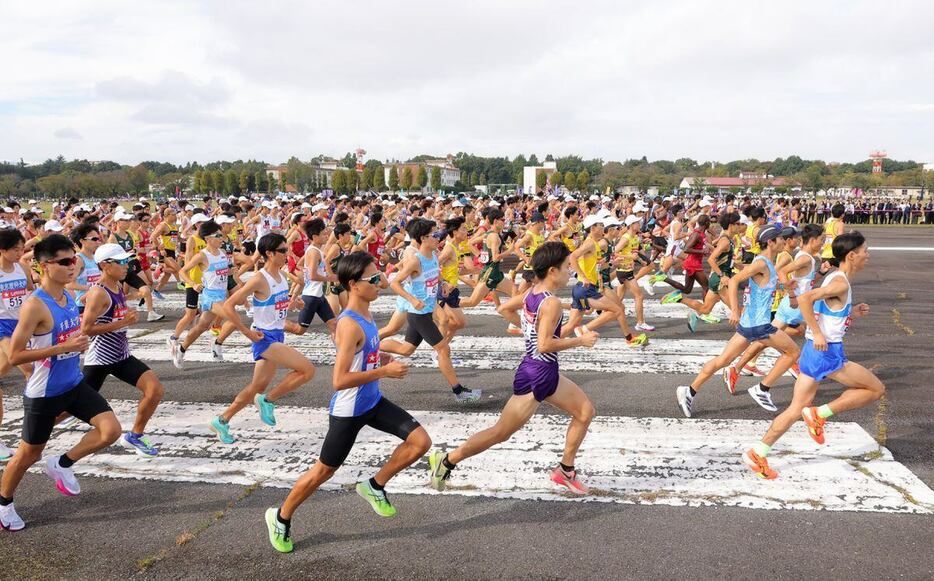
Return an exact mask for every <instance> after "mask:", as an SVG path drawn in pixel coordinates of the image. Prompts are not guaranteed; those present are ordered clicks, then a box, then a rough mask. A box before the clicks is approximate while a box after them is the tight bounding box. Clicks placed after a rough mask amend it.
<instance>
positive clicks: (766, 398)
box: [746, 383, 778, 412]
mask: <svg viewBox="0 0 934 581" xmlns="http://www.w3.org/2000/svg"><path fill="white" fill-rule="evenodd" d="M746 393H748V394H749V397H751V398H752V399H753V401H755V402H756V403H757V404H759V406H761V407H762V409H764V410H768V411H770V412H777V411H778V408H777V407H775V404H774V403H772V394H771V392H768V391H765V390H763V389H762V387H760V386H759V384H758V383H757V384H755V385H754V386H752V387H750V388H749V389H747V390H746Z"/></svg>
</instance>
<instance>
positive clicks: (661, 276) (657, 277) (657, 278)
mask: <svg viewBox="0 0 934 581" xmlns="http://www.w3.org/2000/svg"><path fill="white" fill-rule="evenodd" d="M667 278H668V275H667V274H665V273H663V272H657V273H655V274H653V275H651V276H649V283H650V284H653V285H654V284H658V283H660V282H665V279H667Z"/></svg>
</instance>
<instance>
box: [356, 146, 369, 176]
mask: <svg viewBox="0 0 934 581" xmlns="http://www.w3.org/2000/svg"><path fill="white" fill-rule="evenodd" d="M354 153H356V154H357V171H363V156H364V155H366V150H365V149H363V148H360V147H358V148H357V149H356V151H354Z"/></svg>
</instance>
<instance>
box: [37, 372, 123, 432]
mask: <svg viewBox="0 0 934 581" xmlns="http://www.w3.org/2000/svg"><path fill="white" fill-rule="evenodd" d="M109 411H111V409H110V404H108V403H107V400H106V399H104V396H102V395H101V394H99V393H97V391H95V390H94V389H93V388H92V387H91V386H90V385H88V384H87V383H85V382H84V381H82V382H81V383H79V384H78V385H77V386H75V387H74V388H73V389H71V390H70V391H67V392H65V393H63V394H61V395H55V396H52V397H25V396H24V397H23V436H22V437H23V441H24V442H26V443H27V444H33V445H41V444H45V443H46V442H48V441H49V436H51V435H52V428H53V427H54V426H55V418H57V417H58V416H59V415H60V414H61V413H62V412H68V413H69V414H71V415H73V416H74V417H76V418H78V419H79V420H81V421H82V422H85V423H91V419H93V418H94V416H97V415H99V414H102V413H104V412H109Z"/></svg>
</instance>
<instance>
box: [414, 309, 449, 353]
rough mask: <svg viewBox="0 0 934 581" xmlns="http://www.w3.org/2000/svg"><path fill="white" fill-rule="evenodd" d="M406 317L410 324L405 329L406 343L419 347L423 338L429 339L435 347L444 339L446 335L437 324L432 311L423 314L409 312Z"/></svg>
mask: <svg viewBox="0 0 934 581" xmlns="http://www.w3.org/2000/svg"><path fill="white" fill-rule="evenodd" d="M405 318H406V321H408V324H409V326H408V327H407V328H406V330H405V342H406V343H410V344H412V345H415V346H416V347H418V346H419V345H421V343H422V340H425V341H428V344H429V345H431V346H432V347H434V346H435V345H437V344H438V343H440V342H441V341H442V340H444V336H443V335H442V334H441V331H440V330H439V329H438V325H436V324H435V321H434V319H432V318H431V313H424V314H421V315H417V314H415V313H407V314H406V316H405Z"/></svg>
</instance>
